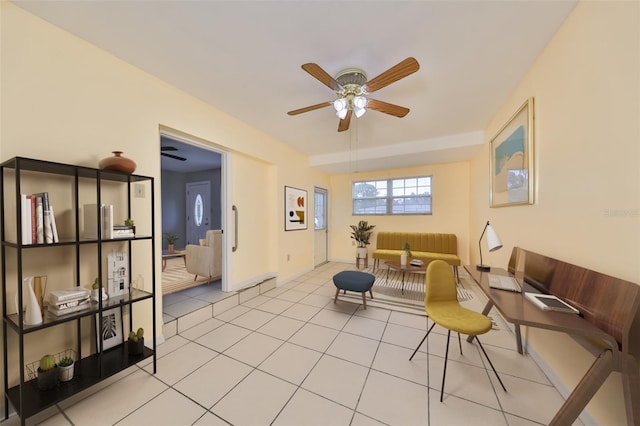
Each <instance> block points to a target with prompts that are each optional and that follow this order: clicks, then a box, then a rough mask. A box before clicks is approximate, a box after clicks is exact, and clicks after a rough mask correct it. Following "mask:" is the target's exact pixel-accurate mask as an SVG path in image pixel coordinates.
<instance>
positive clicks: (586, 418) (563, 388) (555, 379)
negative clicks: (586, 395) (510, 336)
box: [514, 335, 598, 426]
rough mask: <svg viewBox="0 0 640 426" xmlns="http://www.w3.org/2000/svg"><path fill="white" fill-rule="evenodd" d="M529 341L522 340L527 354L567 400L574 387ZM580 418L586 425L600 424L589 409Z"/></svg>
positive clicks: (595, 425) (594, 425)
mask: <svg viewBox="0 0 640 426" xmlns="http://www.w3.org/2000/svg"><path fill="white" fill-rule="evenodd" d="M514 338H515V335H514ZM528 343H529V342H527V341H526V340H525V341H524V342H522V345H523V346H524V347H525V348H527V349H526V351H527V355H529V356H530V357H531V359H532V360H533V362H535V363H536V364H537V365H538V367H540V369H541V370H542V372H543V373H544V374H545V375H546V376H547V378H548V379H549V381H550V382H551V384H553V386H554V387H555V388H556V389H557V390H558V392H560V395H562V397H563V398H564V399H565V400H566V399H567V398H568V397H569V395H570V394H571V392H572V390H573V389H570V388H569V387H568V386H567V384H566V383H565V382H564V381H563V380H562V379H560V377H559V376H558V375H557V374H556V372H555V371H554V370H553V369H552V368H551V367H550V366H549V364H547V362H546V361H545V360H544V358H543V357H542V356H541V355H540V354H539V353H538V352H537V351H536V350H535V349H534V348H532V347H531V346H530V345H529V344H528ZM578 419H579V420H580V421H581V422H582V424H584V425H585V426H597V425H598V422H596V420H595V419H594V418H593V417H592V416H591V414H589V411H588V410H587V409H584V410H582V413H581V414H580V416H578Z"/></svg>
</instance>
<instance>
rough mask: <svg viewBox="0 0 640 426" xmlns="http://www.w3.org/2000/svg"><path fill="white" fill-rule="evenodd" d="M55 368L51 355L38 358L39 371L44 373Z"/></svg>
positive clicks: (53, 358) (54, 359)
mask: <svg viewBox="0 0 640 426" xmlns="http://www.w3.org/2000/svg"><path fill="white" fill-rule="evenodd" d="M55 366H56V358H55V357H54V356H53V355H45V356H43V357H42V358H40V371H42V372H45V371H49V370H51V369H52V368H53V367H55Z"/></svg>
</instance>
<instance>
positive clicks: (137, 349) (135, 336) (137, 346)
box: [127, 327, 144, 355]
mask: <svg viewBox="0 0 640 426" xmlns="http://www.w3.org/2000/svg"><path fill="white" fill-rule="evenodd" d="M127 344H128V345H129V355H141V354H142V351H143V349H144V329H143V328H142V327H140V328H139V329H138V331H137V332H135V331H133V330H131V332H130V333H129V341H128V342H127Z"/></svg>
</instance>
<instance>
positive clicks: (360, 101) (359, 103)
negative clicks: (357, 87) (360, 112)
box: [353, 96, 367, 109]
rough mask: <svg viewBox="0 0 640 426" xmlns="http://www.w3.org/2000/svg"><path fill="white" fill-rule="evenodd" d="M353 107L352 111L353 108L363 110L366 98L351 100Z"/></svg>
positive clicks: (357, 97)
mask: <svg viewBox="0 0 640 426" xmlns="http://www.w3.org/2000/svg"><path fill="white" fill-rule="evenodd" d="M353 106H354V109H355V108H362V109H364V108H365V107H366V106H367V98H365V97H364V96H356V97H355V98H353Z"/></svg>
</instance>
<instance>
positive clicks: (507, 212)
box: [471, 2, 640, 425]
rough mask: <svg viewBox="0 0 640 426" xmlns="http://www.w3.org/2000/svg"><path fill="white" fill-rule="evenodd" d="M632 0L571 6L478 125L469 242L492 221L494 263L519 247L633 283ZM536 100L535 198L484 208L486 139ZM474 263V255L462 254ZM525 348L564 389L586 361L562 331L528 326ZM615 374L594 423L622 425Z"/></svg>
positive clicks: (637, 196)
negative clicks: (481, 135)
mask: <svg viewBox="0 0 640 426" xmlns="http://www.w3.org/2000/svg"><path fill="white" fill-rule="evenodd" d="M639 16H640V14H639V3H638V2H581V3H579V4H578V6H577V7H576V9H575V10H574V11H573V13H572V14H571V15H570V16H569V18H568V19H567V20H566V21H565V23H564V24H563V25H562V27H561V28H560V30H559V31H558V33H557V34H556V35H555V37H554V38H553V39H552V40H551V42H550V43H549V44H548V46H547V47H546V49H545V50H544V51H543V53H542V54H541V55H540V57H539V58H538V59H537V60H536V62H535V63H534V64H533V66H532V67H531V69H530V70H529V72H528V73H527V75H526V76H525V77H524V79H523V80H522V81H521V82H520V84H519V85H518V86H517V88H516V89H515V90H514V92H513V93H512V94H511V96H510V97H509V98H508V99H507V101H506V102H505V103H504V104H503V106H502V107H501V108H500V110H499V111H497V113H496V114H495V116H494V117H493V119H492V120H491V121H490V122H489V124H488V125H487V127H486V143H485V146H484V149H483V150H482V152H481V153H479V154H478V155H477V156H476V158H475V159H474V160H473V162H472V164H471V194H472V195H471V230H472V241H473V240H476V239H477V238H478V237H479V234H480V232H481V231H482V227H483V224H484V222H485V221H486V220H490V221H491V224H492V225H494V227H495V228H496V230H497V231H498V233H499V234H500V237H501V238H502V241H503V243H504V248H503V249H502V250H500V251H497V252H494V253H490V254H488V255H487V256H486V261H488V262H489V263H491V264H493V265H495V266H502V267H504V266H505V265H506V264H507V261H508V258H509V255H510V252H511V248H512V247H513V246H516V245H517V246H522V247H525V248H527V249H530V250H532V251H535V252H538V253H543V254H545V255H548V256H551V257H555V258H558V259H561V260H564V261H567V262H570V263H574V264H578V265H581V266H584V267H586V268H589V269H594V270H596V271H600V272H603V273H606V274H609V275H613V276H615V277H619V278H623V279H626V280H629V281H632V282H635V283H639V282H640V269H639V267H638V259H639V258H640V167H639V161H638V160H639V159H640V107H639V103H640V66H639V62H640V57H639V55H640V31H639V25H638V23H639ZM530 96H533V97H535V163H536V172H537V174H536V187H537V193H536V202H535V205H532V206H516V207H504V208H496V209H490V208H489V196H488V193H489V180H488V158H489V140H490V139H491V138H493V136H494V135H495V134H496V133H497V132H498V130H499V129H500V127H501V126H502V125H503V124H504V123H505V122H506V120H508V119H509V117H510V116H511V114H513V113H514V112H515V111H516V110H517V108H518V107H519V106H520V105H521V104H522V103H523V102H524V101H525V100H526V99H527V98H528V97H530ZM471 253H472V255H473V262H472V263H475V262H477V261H478V260H479V259H478V258H477V257H478V254H477V252H476V251H474V250H472V251H471ZM529 338H530V343H531V346H532V348H533V349H534V350H535V351H537V352H538V353H539V354H540V355H541V356H542V357H543V358H544V361H545V362H546V363H547V364H548V365H549V366H550V367H551V368H552V369H553V370H554V372H555V373H556V374H557V375H558V377H559V378H560V379H561V380H562V381H563V382H565V383H566V385H567V387H568V388H569V389H573V387H574V386H575V384H576V382H577V380H579V378H580V377H582V375H583V374H584V372H585V371H586V369H587V368H588V366H589V365H590V363H591V362H592V361H593V357H592V356H590V355H588V354H586V353H585V351H583V350H582V349H581V348H579V347H577V346H576V345H575V344H573V343H572V342H571V341H570V339H569V338H567V337H565V336H563V335H560V334H558V333H552V332H542V331H540V330H530V331H529ZM623 401H624V399H623V394H622V388H621V385H620V380H619V376H618V375H614V377H613V379H610V380H609V381H608V382H607V385H606V387H605V388H604V389H603V390H601V391H600V392H599V393H598V394H597V395H596V397H595V399H594V400H593V401H592V402H591V404H589V406H588V410H589V413H590V414H591V415H592V416H593V417H594V418H595V419H596V420H597V422H598V423H599V424H603V425H614V424H625V422H626V418H625V413H624V406H623Z"/></svg>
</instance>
